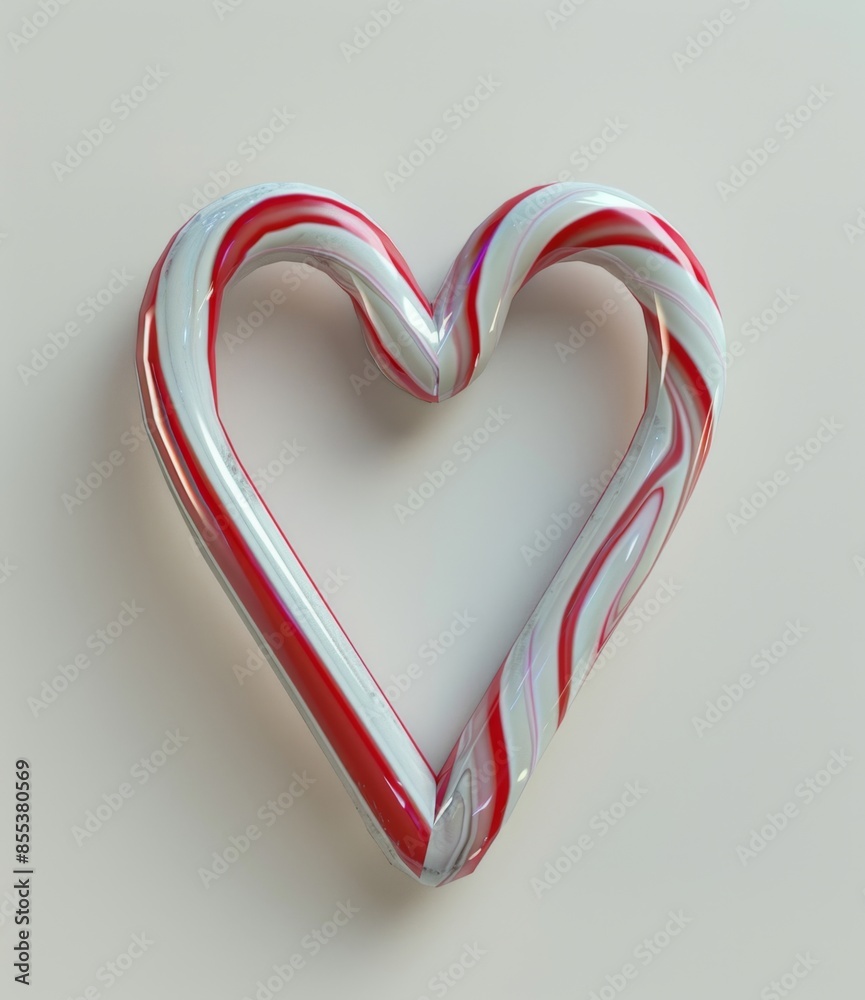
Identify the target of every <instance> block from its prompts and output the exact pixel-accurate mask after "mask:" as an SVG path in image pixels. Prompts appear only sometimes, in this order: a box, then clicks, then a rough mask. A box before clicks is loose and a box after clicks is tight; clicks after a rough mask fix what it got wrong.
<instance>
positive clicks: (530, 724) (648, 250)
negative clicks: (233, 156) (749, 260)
mask: <svg viewBox="0 0 865 1000" xmlns="http://www.w3.org/2000/svg"><path fill="white" fill-rule="evenodd" d="M277 260H296V261H305V262H307V263H309V264H312V265H313V266H315V267H318V268H319V269H321V270H323V271H324V272H326V273H327V274H329V275H331V277H332V278H333V279H334V280H335V281H336V282H337V283H338V284H339V285H340V286H341V287H342V288H343V289H344V290H345V291H346V292H347V293H348V294H349V295H350V296H351V298H352V300H353V302H354V305H355V308H356V311H357V313H358V316H359V318H360V320H361V324H362V328H363V333H364V336H365V338H366V343H367V345H368V347H369V349H370V352H371V354H372V356H373V357H374V358H375V360H376V361H377V363H378V364H379V366H380V367H381V368H382V370H383V371H384V373H385V374H386V375H387V376H388V378H390V379H391V380H392V381H393V382H394V383H396V384H397V385H399V386H400V387H402V388H403V389H405V390H406V391H408V392H410V393H412V394H413V395H415V396H417V397H419V398H421V399H424V400H427V401H430V402H436V401H438V400H441V399H446V398H448V397H449V396H453V395H455V394H456V393H458V392H461V391H462V390H463V389H465V388H466V387H467V386H468V385H469V384H470V383H471V382H472V381H473V380H474V379H475V378H477V376H478V375H479V374H480V373H481V371H483V368H484V366H485V365H486V363H487V362H488V360H489V358H490V356H491V354H492V352H493V350H494V349H495V346H496V344H497V342H498V338H499V334H500V332H501V329H502V325H503V324H504V321H505V317H506V315H507V310H508V306H509V304H510V301H511V299H512V298H513V296H514V295H515V294H516V292H517V291H518V290H519V289H520V288H521V287H522V285H523V284H524V283H525V282H526V281H527V280H528V279H529V278H531V277H532V275H533V274H535V273H537V272H538V271H539V270H541V269H542V268H544V267H547V266H548V265H550V264H553V263H556V262H559V261H564V260H580V261H586V262H589V263H594V264H599V265H600V266H602V267H605V268H607V270H609V271H610V272H612V273H613V274H615V275H616V276H617V277H619V278H620V279H621V280H622V281H623V282H624V283H625V284H626V285H627V286H628V288H629V289H630V291H631V292H632V293H633V295H634V296H635V298H636V299H637V300H638V302H639V303H640V305H641V307H642V311H643V314H644V316H645V322H646V329H647V332H648V335H649V338H648V339H649V360H648V381H647V390H646V408H645V412H644V414H643V417H642V419H641V421H640V424H639V426H638V427H637V430H636V432H635V434H634V438H633V440H632V442H631V445H630V448H629V451H628V454H627V455H626V456H625V458H624V460H623V461H622V463H621V465H620V467H619V469H618V471H617V472H616V474H615V475H614V477H613V479H612V480H611V482H610V484H609V485H608V487H607V489H606V491H605V492H604V495H603V496H602V497H601V499H600V500H599V501H598V503H597V505H596V507H595V509H594V511H593V512H592V515H591V517H590V518H589V521H588V522H587V524H586V525H585V527H584V528H583V530H582V532H581V533H580V535H579V537H578V538H577V540H576V542H575V543H574V545H573V547H572V548H571V550H570V552H569V553H568V555H567V557H566V558H565V560H564V562H563V563H562V565H561V566H560V568H559V570H558V572H557V573H556V576H555V577H554V579H553V581H552V582H551V584H550V587H549V589H548V590H547V592H546V594H545V595H544V597H543V598H542V599H541V601H540V602H539V603H538V606H537V607H536V609H535V610H534V612H533V613H532V615H531V617H530V618H529V620H528V622H527V623H526V625H525V627H524V628H523V629H522V631H521V632H520V634H519V635H518V636H517V638H516V641H515V642H514V645H513V647H512V648H511V651H510V653H509V654H508V656H507V657H506V659H505V661H504V663H502V665H501V667H500V668H499V670H498V672H497V674H496V676H495V678H494V679H493V681H492V683H491V684H490V686H489V688H488V690H487V692H486V694H485V695H484V697H483V699H482V700H481V702H480V704H479V705H478V706H477V708H476V709H475V710H474V712H473V713H472V716H471V718H470V719H469V721H468V724H467V725H466V727H465V729H464V731H463V733H462V735H461V736H460V738H459V740H458V742H457V744H456V746H455V747H454V749H453V751H452V752H451V754H450V756H449V758H448V760H447V762H446V763H445V766H444V767H443V768H442V770H441V772H440V773H438V774H436V773H435V772H434V771H433V769H432V768H431V767H430V765H429V763H428V762H427V760H426V759H425V757H424V755H423V754H422V753H421V751H420V750H419V749H418V747H417V745H416V744H415V743H414V741H413V740H412V738H411V735H410V734H409V733H408V732H407V730H406V729H405V727H404V726H403V724H402V722H401V720H400V719H399V717H398V715H397V714H396V712H395V711H394V709H393V707H392V706H391V705H390V703H389V702H388V700H387V698H386V697H385V696H384V693H383V692H382V690H381V689H380V687H379V686H378V684H377V683H376V681H375V680H374V678H373V677H372V675H371V674H370V673H369V671H368V670H367V668H366V666H365V665H364V663H363V661H362V660H361V659H360V657H359V656H358V654H357V652H356V650H355V649H354V647H353V646H352V644H351V642H350V640H349V639H348V637H347V636H346V635H345V633H344V632H343V630H342V628H341V627H340V625H339V623H338V622H337V621H336V619H335V617H334V615H333V614H332V612H331V610H330V608H329V607H328V604H327V601H326V600H325V598H324V596H323V595H322V593H321V591H320V590H319V589H318V588H317V587H316V585H315V583H314V581H313V580H312V579H311V578H310V576H309V574H308V573H307V572H306V569H305V568H304V566H303V564H302V563H301V562H300V560H299V559H298V557H297V555H296V553H295V552H294V550H293V548H292V547H291V544H290V543H289V541H288V539H287V538H286V537H285V536H284V535H283V533H282V531H281V530H280V528H279V525H278V524H277V523H276V522H275V521H274V519H273V517H272V516H271V514H270V511H269V510H268V508H267V506H266V505H265V503H264V501H263V500H262V498H261V496H260V495H259V493H258V492H257V490H256V489H255V487H254V486H253V484H252V481H251V479H250V477H249V476H248V474H247V473H246V471H245V470H244V468H243V466H242V464H241V462H240V460H239V459H238V457H237V455H236V454H235V452H234V449H233V447H232V444H231V442H230V440H229V439H228V436H227V435H226V432H225V429H224V427H223V425H222V422H221V420H220V417H219V410H218V404H217V398H216V373H215V370H214V345H215V338H216V332H217V326H218V320H219V310H220V305H221V301H222V297H223V294H224V292H225V289H226V288H227V287H228V285H229V284H230V283H231V282H232V281H235V280H238V279H239V278H240V277H242V276H243V275H244V274H246V273H248V272H249V271H251V270H252V269H254V268H256V267H258V266H260V265H262V264H265V263H271V262H274V261H277ZM723 351H724V333H723V327H722V324H721V318H720V315H719V312H718V307H717V303H716V302H715V299H714V296H713V294H712V290H711V288H710V286H709V283H708V280H707V278H706V275H705V273H704V271H703V269H702V267H701V266H700V264H699V262H698V261H697V259H696V258H695V257H694V255H693V253H692V252H691V251H690V249H689V248H688V246H687V244H686V243H685V242H684V240H683V239H682V238H681V236H679V235H678V233H676V231H675V230H674V229H673V228H672V227H671V226H670V225H669V224H668V223H667V222H665V221H664V220H663V219H662V218H661V217H660V216H658V215H657V214H656V213H655V212H653V211H652V210H651V209H650V208H649V207H648V206H646V205H643V204H642V203H640V202H637V201H635V200H634V199H633V198H631V197H629V196H628V195H625V194H623V193H622V192H618V191H614V190H612V189H608V188H601V187H596V186H591V185H586V184H575V183H567V184H554V185H548V186H546V187H541V188H535V189H533V190H531V191H527V192H525V193H524V194H522V195H520V196H518V197H516V198H513V199H511V200H510V201H509V202H507V203H506V204H505V205H503V206H502V207H501V208H500V209H498V210H497V211H496V212H494V213H493V214H492V215H491V216H490V217H489V218H488V219H487V220H486V221H485V222H484V223H482V224H481V226H479V227H478V229H476V230H475V232H474V233H473V234H472V236H471V237H470V238H469V240H468V242H467V243H466V245H465V247H464V249H463V250H462V251H461V252H460V254H459V256H458V257H457V259H456V261H455V263H454V265H453V267H452V268H451V271H450V272H449V274H448V276H447V278H446V279H445V282H444V284H443V286H442V289H441V291H440V292H439V294H438V296H437V297H436V299H435V301H434V302H430V301H429V299H427V297H426V296H425V295H424V293H423V291H422V290H421V289H420V288H419V286H418V284H417V282H416V281H415V280H414V278H413V277H412V275H411V272H410V270H409V268H408V265H407V264H406V262H405V261H404V260H403V258H402V257H401V255H400V254H399V252H398V251H397V249H396V248H395V247H394V245H393V243H392V242H391V241H390V240H389V239H388V237H387V236H386V235H385V233H384V232H383V231H382V230H381V229H380V228H379V227H378V226H376V225H375V223H374V222H372V221H371V220H370V219H369V218H368V217H367V216H366V215H365V214H364V213H363V212H361V211H360V210H359V209H357V208H356V207H354V206H353V205H351V204H349V203H348V202H346V201H344V200H343V199H341V198H339V197H338V196H336V195H334V194H332V193H330V192H328V191H323V190H320V189H317V188H312V187H308V186H305V185H298V184H266V185H261V186H257V187H252V188H246V189H243V190H240V191H236V192H234V193H232V194H229V195H227V196H226V197H224V198H221V199H219V200H218V201H216V202H214V203H213V204H211V205H210V206H208V207H207V208H205V209H203V210H202V211H200V212H199V213H198V214H197V215H195V216H194V217H193V218H192V219H190V220H189V222H188V223H187V224H186V225H185V226H184V227H183V228H182V229H181V230H180V231H179V232H178V233H177V234H176V235H175V236H174V238H173V239H172V240H171V242H170V243H169V245H168V247H167V248H166V251H165V253H164V254H163V255H162V257H161V258H160V260H159V262H158V263H157V265H156V267H155V269H154V271H153V274H152V276H151V279H150V283H149V286H148V288H147V292H146V295H145V298H144V302H143V304H142V307H141V315H140V324H139V341H138V354H137V358H138V374H139V383H140V388H141V395H142V402H143V408H144V412H145V417H146V420H147V426H148V427H149V429H150V431H151V437H152V440H153V444H154V447H155V449H156V451H157V454H158V456H159V458H160V461H161V464H162V468H163V471H164V473H165V476H166V478H167V480H168V482H169V484H170V486H171V488H172V490H173V493H174V495H175V498H176V499H177V502H178V504H179V506H180V508H181V510H182V511H183V513H184V514H185V515H186V518H187V520H188V522H189V524H190V526H191V528H192V530H193V531H194V532H195V533H196V534H197V535H198V537H199V538H200V540H201V542H202V547H203V550H204V551H205V552H206V553H207V554H208V556H209V558H210V561H211V563H212V565H213V567H214V570H215V572H216V573H217V574H218V576H219V577H220V579H221V580H222V583H223V585H224V587H225V589H226V591H227V593H228V594H229V596H230V597H231V598H232V599H233V600H234V602H235V604H236V606H237V608H238V610H239V611H240V612H241V614H242V615H243V616H244V618H245V619H246V621H247V622H248V624H249V627H250V628H251V630H252V631H253V633H254V634H255V635H256V637H257V638H258V641H259V642H260V643H261V644H262V646H263V648H264V649H265V650H266V651H267V652H268V654H269V656H270V659H271V661H272V663H273V665H274V667H275V669H276V670H277V672H278V674H279V676H280V678H281V679H282V681H283V683H284V684H285V686H286V688H287V690H288V691H289V693H290V694H291V696H292V698H293V699H294V701H295V703H296V704H297V706H298V708H299V709H300V711H301V713H302V714H303V716H304V717H305V719H306V721H307V723H308V725H309V726H310V728H311V729H312V731H313V733H314V734H315V735H316V737H317V739H318V741H319V743H320V745H321V746H322V748H323V749H324V751H325V753H326V754H327V755H328V757H329V758H330V760H331V762H332V764H333V766H334V767H335V768H336V770H337V772H338V773H339V774H340V776H341V778H342V780H343V782H344V784H345V786H346V788H347V789H348V791H349V792H350V794H351V795H352V796H353V798H354V801H355V803H356V805H357V807H358V809H359V811H360V812H361V814H362V815H363V816H364V818H365V820H366V822H367V826H368V827H369V829H370V831H371V832H372V834H373V835H374V836H375V837H376V839H377V841H378V842H379V844H380V845H381V847H382V849H383V850H384V851H385V853H386V854H387V856H388V858H389V859H390V860H391V861H392V862H393V863H394V864H396V865H397V866H398V867H400V868H402V869H403V870H404V871H406V872H408V873H409V874H411V875H413V876H414V877H415V878H416V879H418V880H419V881H420V882H422V883H424V884H429V885H440V884H442V883H444V882H448V881H451V880H453V879H455V878H459V877H460V876H463V875H467V874H469V873H470V872H471V871H473V870H474V868H475V866H476V865H477V864H478V862H479V861H480V859H481V858H482V857H483V855H484V854H485V852H486V850H487V849H488V847H489V846H490V844H491V843H492V841H493V839H494V838H495V837H496V835H497V834H498V832H499V830H500V829H501V827H502V824H503V823H504V821H505V819H506V818H507V816H508V815H509V814H510V812H511V810H512V809H513V808H514V805H515V804H516V802H517V799H518V798H519V796H520V794H521V792H522V790H523V788H524V787H525V783H526V781H527V780H528V778H529V776H530V775H531V774H532V772H533V771H534V769H535V766H536V765H537V763H538V760H539V759H540V756H541V754H542V753H543V751H544V749H545V748H546V746H547V744H548V743H549V741H550V739H551V738H552V736H553V733H554V732H555V730H556V729H557V728H558V726H559V724H560V723H561V721H562V719H563V718H564V715H565V712H566V711H567V708H568V705H569V704H570V702H571V700H572V698H573V697H574V696H575V695H576V693H577V691H578V690H579V688H580V685H581V684H582V682H583V681H584V680H585V678H586V676H587V674H588V672H589V670H590V669H591V666H592V663H593V662H594V660H595V658H596V657H597V655H598V653H599V652H600V650H601V648H602V647H603V645H604V642H605V641H606V640H607V638H608V637H609V635H610V634H611V632H612V631H613V629H614V628H615V627H616V624H617V623H618V621H619V620H620V619H621V617H622V615H623V614H624V612H625V611H626V610H627V607H628V605H629V604H630V602H631V601H632V600H633V598H634V595H635V594H636V592H637V590H638V589H639V587H640V586H641V585H642V583H643V581H644V580H645V578H646V576H647V575H648V573H649V571H650V570H651V568H652V565H653V564H654V562H655V560H656V559H657V557H658V554H659V553H660V551H661V549H662V547H663V545H664V543H665V541H666V540H667V538H668V537H669V535H670V532H671V531H672V529H673V526H674V525H675V523H676V521H677V520H678V518H679V515H680V514H681V513H682V510H683V509H684V505H685V503H686V502H687V500H688V498H689V496H690V494H691V491H692V490H693V488H694V484H695V481H696V479H697V476H698V474H699V472H700V469H701V467H702V465H703V462H704V460H705V458H706V454H707V452H708V448H709V444H710V442H711V440H712V432H713V428H714V423H715V419H716V416H717V411H718V407H719V406H720V402H721V395H722V390H723V374H719V373H723V370H724V368H723V364H722V363H720V362H721V359H722V358H723ZM275 636H278V637H279V640H278V641H277V640H276V639H274V637H275Z"/></svg>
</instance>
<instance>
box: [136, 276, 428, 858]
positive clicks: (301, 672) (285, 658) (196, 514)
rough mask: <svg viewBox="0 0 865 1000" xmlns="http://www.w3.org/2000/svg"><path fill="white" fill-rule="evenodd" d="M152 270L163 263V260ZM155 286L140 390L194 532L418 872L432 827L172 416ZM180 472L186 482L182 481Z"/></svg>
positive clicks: (146, 314) (145, 319)
mask: <svg viewBox="0 0 865 1000" xmlns="http://www.w3.org/2000/svg"><path fill="white" fill-rule="evenodd" d="M163 259H164V257H163ZM157 267H158V268H159V267H161V263H160V264H159V265H157ZM155 290H156V286H155V283H154V282H153V280H151V284H150V286H149V287H148V293H147V296H146V297H145V302H144V303H143V305H142V310H141V317H142V324H141V328H140V332H139V342H140V343H141V345H142V353H141V354H140V355H139V356H140V357H142V358H144V362H143V363H144V365H145V366H146V372H145V378H146V381H144V382H142V385H150V386H151V392H150V393H147V394H145V395H144V400H145V409H146V411H147V416H148V418H150V419H152V421H153V423H154V424H157V423H159V422H162V423H164V424H165V425H166V426H167V428H168V431H169V433H170V436H171V439H173V442H174V445H175V447H176V449H177V453H178V456H179V457H180V458H181V459H182V463H183V467H182V469H181V470H180V473H178V472H177V471H175V469H174V461H175V456H174V455H172V453H171V452H170V451H169V446H170V442H169V441H164V440H160V439H159V438H157V442H158V445H159V450H160V453H161V455H162V458H163V461H164V464H165V468H166V469H167V470H168V471H169V472H170V473H171V478H172V481H173V482H174V485H175V488H176V489H177V492H178V496H179V497H180V498H181V500H182V501H183V504H184V507H185V508H186V510H187V513H188V515H189V517H190V518H191V519H192V521H193V523H194V524H195V525H196V528H197V530H198V531H199V532H200V533H201V534H202V536H203V537H204V538H208V539H213V541H209V542H208V549H209V550H210V552H211V553H212V556H213V558H214V560H215V561H216V562H217V563H218V565H219V566H220V569H221V570H222V572H223V573H224V574H225V576H226V578H227V580H228V581H229V583H230V586H231V588H232V590H234V592H235V593H236V595H237V597H238V600H239V601H240V602H241V603H242V604H243V606H244V608H245V609H246V611H247V613H248V614H249V616H250V618H251V619H252V620H253V621H254V622H255V624H256V627H257V628H258V629H259V630H260V631H261V632H262V634H264V635H265V636H270V637H271V639H270V641H269V643H268V645H270V646H271V648H272V649H273V653H274V656H275V658H276V659H277V661H278V662H279V663H280V665H281V666H282V668H283V669H284V670H285V672H286V674H287V675H288V676H289V678H290V679H291V681H292V683H293V684H294V686H295V687H296V688H297V690H298V692H299V694H300V697H301V698H302V700H303V701H304V703H305V704H306V705H307V706H308V708H309V710H310V711H311V713H312V714H313V715H314V716H315V718H316V720H317V723H318V725H319V726H320V728H321V730H322V732H323V733H324V736H325V738H326V739H327V740H328V742H329V743H330V745H331V746H332V747H333V749H334V751H335V753H336V754H337V756H338V757H339V759H340V760H341V762H342V764H343V766H344V767H345V768H346V770H347V771H348V773H349V775H350V776H351V778H352V781H353V782H354V784H355V785H356V787H357V788H358V789H359V791H360V793H361V794H362V795H363V797H364V798H365V799H366V801H367V803H368V804H369V807H370V810H371V811H372V812H373V814H374V815H375V816H376V817H377V819H378V821H379V823H380V824H381V826H382V828H383V830H384V831H385V833H386V835H387V836H388V838H389V839H390V840H391V841H392V842H393V844H394V846H395V848H396V850H397V851H398V852H399V853H400V856H401V857H402V859H403V861H404V862H405V863H406V865H407V866H408V867H409V869H410V870H412V871H414V872H415V874H419V873H420V871H421V870H422V867H423V860H424V856H425V853H426V844H427V843H428V842H429V834H430V831H429V825H428V824H427V823H426V821H425V820H424V819H423V817H422V816H421V815H420V814H419V813H418V812H417V810H416V809H415V807H414V806H413V804H412V802H411V800H410V799H409V797H408V794H407V792H406V790H405V789H404V788H403V787H402V785H401V784H400V782H399V780H398V778H397V776H396V774H395V773H394V772H393V770H392V769H391V767H390V765H389V764H388V762H387V760H386V759H385V758H384V757H383V755H382V754H381V751H380V750H379V748H378V746H377V744H376V742H375V740H374V739H373V738H372V737H371V736H370V734H369V733H368V732H367V731H366V729H365V727H364V726H363V724H362V722H361V720H360V719H359V718H358V716H357V715H356V714H355V713H354V711H353V709H352V708H351V706H350V704H349V703H348V701H347V700H346V699H345V697H344V696H343V695H342V693H341V692H340V691H339V689H338V688H337V686H336V684H335V683H334V681H333V679H332V678H331V676H330V674H329V672H328V670H327V668H326V666H325V664H324V663H323V662H322V661H321V659H320V658H319V657H318V655H317V654H316V653H315V651H314V649H313V648H312V646H311V644H310V643H309V642H308V641H307V640H306V638H305V637H304V636H303V635H302V634H301V633H300V631H299V630H298V629H297V628H296V627H295V625H294V623H293V622H292V621H291V619H290V616H289V615H288V613H287V611H286V609H285V608H284V607H282V605H281V604H280V603H279V600H278V598H277V597H276V595H275V594H274V593H273V591H272V590H271V589H270V587H269V585H268V583H267V581H266V580H265V579H264V577H263V575H262V574H261V572H260V570H259V568H258V565H257V564H256V562H255V560H254V558H253V557H252V555H251V553H250V551H249V549H248V547H247V546H246V543H245V542H244V540H243V538H242V536H241V535H240V532H239V531H238V530H237V528H236V527H235V525H234V522H233V519H232V516H231V514H230V512H229V511H228V510H226V509H225V507H224V506H223V504H222V502H221V501H220V499H219V497H218V496H217V494H216V492H215V491H214V490H213V489H212V487H211V484H210V483H209V482H208V481H207V479H206V477H205V476H204V475H203V473H202V471H201V468H200V466H199V464H198V462H197V460H196V458H195V455H194V452H193V450H192V449H191V447H190V445H189V443H188V441H187V440H186V438H185V436H184V435H183V432H182V429H181V427H180V425H179V422H178V420H177V418H176V416H175V415H174V413H173V408H172V406H171V404H170V398H169V394H168V391H167V387H166V385H165V383H164V380H163V378H162V374H161V366H160V362H159V355H158V348H157V340H156V330H155V326H154V324H153V316H152V313H153V303H154V301H155ZM212 333H213V328H211V335H212ZM147 376H149V377H147ZM184 473H185V475H186V476H188V479H184V478H183V474H184ZM190 488H194V489H195V491H196V493H197V494H198V496H199V497H200V499H201V501H202V504H203V512H202V511H200V510H199V507H198V505H197V504H196V503H195V502H194V499H193V497H192V495H191V494H190ZM286 632H287V634H285V633H286ZM279 636H283V637H284V643H283V644H282V645H281V646H280V647H279V648H275V649H274V648H273V643H274V642H275V639H276V637H279ZM382 697H384V695H382Z"/></svg>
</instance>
